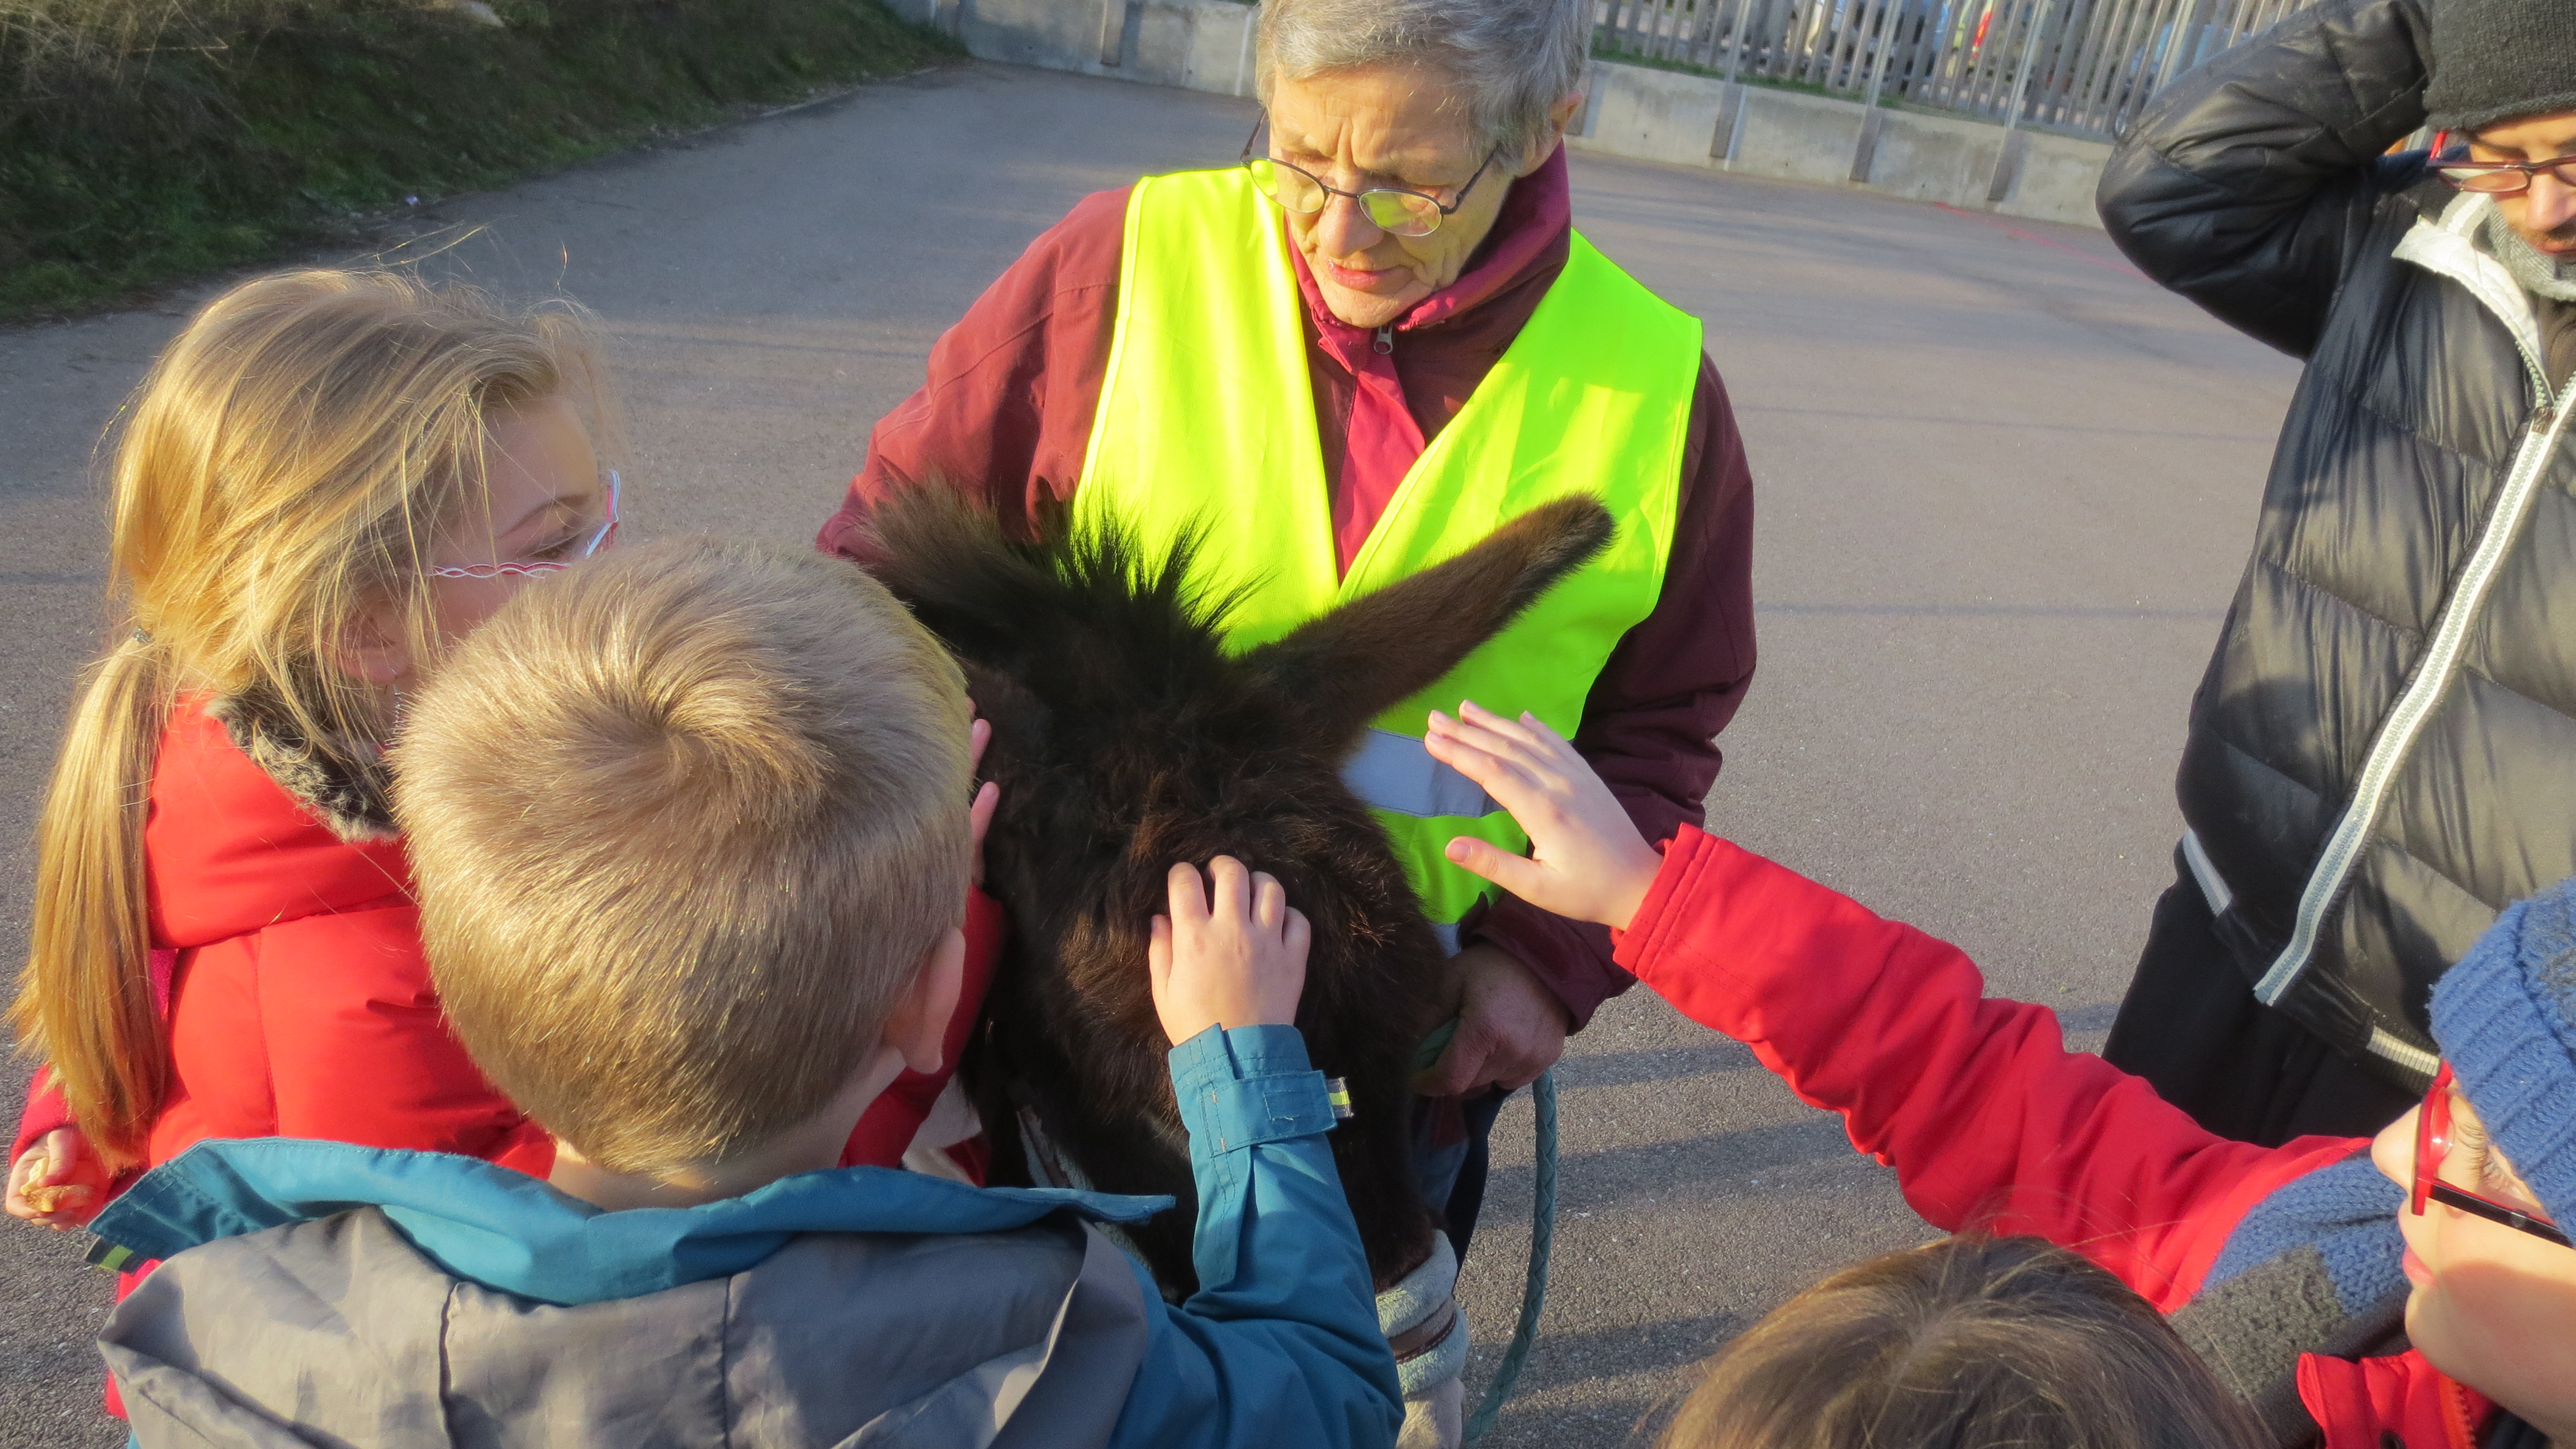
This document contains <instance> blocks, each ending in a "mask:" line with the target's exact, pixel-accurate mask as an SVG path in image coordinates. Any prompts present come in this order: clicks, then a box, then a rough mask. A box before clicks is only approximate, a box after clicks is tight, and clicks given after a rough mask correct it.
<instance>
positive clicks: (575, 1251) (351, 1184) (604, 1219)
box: [90, 1137, 1172, 1305]
mask: <svg viewBox="0 0 2576 1449" xmlns="http://www.w3.org/2000/svg"><path fill="white" fill-rule="evenodd" d="M1171 1205H1172V1199H1170V1198H1168V1197H1119V1196H1114V1195H1111V1194H1107V1193H1090V1192H1074V1191H1070V1190H1065V1189H1056V1188H1008V1187H984V1188H978V1187H968V1186H966V1185H965V1184H963V1183H958V1182H951V1181H949V1180H947V1179H945V1178H937V1177H929V1176H926V1175H923V1174H920V1173H912V1172H904V1171H900V1170H898V1169H894V1168H884V1167H844V1168H835V1169H833V1170H831V1171H828V1172H808V1173H803V1174H800V1175H798V1176H795V1177H789V1178H782V1179H780V1180H779V1181H777V1182H773V1183H771V1184H769V1185H768V1186H767V1187H764V1188H761V1189H760V1190H759V1191H757V1192H753V1193H748V1194H746V1195H744V1196H742V1197H736V1198H726V1199H724V1200H722V1201H720V1202H712V1203H707V1204H705V1205H703V1206H700V1207H693V1208H634V1209H629V1210H627V1211H624V1212H609V1211H606V1210H605V1209H602V1208H599V1207H596V1206H593V1205H592V1204H590V1203H586V1202H583V1201H581V1200H580V1199H578V1198H574V1197H569V1196H567V1195H565V1194H563V1193H561V1192H558V1191H556V1190H555V1189H554V1188H552V1187H549V1186H547V1185H546V1184H545V1183H543V1182H540V1181H538V1180H537V1179H535V1178H533V1177H529V1176H527V1175H525V1174H523V1173H518V1172H513V1171H511V1170H510V1169H508V1168H506V1167H498V1166H495V1165H493V1164H492V1163H489V1162H485V1161H483V1160H481V1159H480V1158H473V1157H459V1156H455V1155H453V1154H449V1153H443V1152H404V1151H398V1150H395V1149H392V1148H384V1147H357V1146H352V1145H350V1144H348V1143H342V1142H313V1141H299V1140H295V1139H290V1138H283V1137H268V1138H258V1139H253V1140H248V1141H232V1142H200V1143H198V1144H197V1145H196V1146H194V1147H191V1148H189V1149H188V1150H187V1151H186V1152H183V1153H181V1154H180V1155H179V1156H177V1157H175V1158H172V1159H171V1160H170V1161H168V1162H166V1163H163V1164H162V1165H161V1166H159V1167H157V1168H154V1169H153V1170H152V1171H150V1172H148V1173H145V1174H144V1175H143V1177H142V1178H141V1179H140V1180H138V1181H137V1182H136V1183H135V1184H134V1186H133V1187H131V1188H129V1189H127V1190H126V1192H125V1194H124V1195H123V1196H121V1197H119V1198H118V1199H117V1200H116V1201H115V1202H113V1203H110V1204H109V1205H108V1207H107V1210H106V1211H104V1212H102V1213H100V1214H99V1216H98V1218H97V1220H96V1221H95V1222H93V1223H92V1224H91V1226H90V1231H91V1232H93V1233H95V1234H96V1235H97V1236H98V1237H100V1238H101V1239H103V1240H105V1241H107V1242H109V1243H113V1244H115V1245H116V1246H118V1247H120V1248H124V1249H126V1250H127V1251H128V1252H129V1253H131V1254H132V1255H133V1256H134V1257H135V1258H138V1259H140V1258H168V1257H172V1256H175V1255H176V1254H179V1253H182V1252H185V1251H187V1250H188V1249H190V1248H194V1247H200V1246H202V1245H204V1244H207V1243H211V1242H215V1241H217V1240H219V1239H223V1238H232V1237H239V1236H241V1235H243V1234H246V1233H256V1232H262V1231H265V1230H267V1229H270V1228H277V1227H284V1226H286V1225H288V1224H291V1223H299V1222H309V1221H312V1220H315V1219H319V1218H327V1217H331V1216H333V1215H335V1214H338V1213H344V1212H349V1211H352V1210H354V1209H358V1208H366V1207H373V1208H379V1209H382V1210H383V1212H384V1215H385V1216H386V1217H387V1218H388V1219H390V1220H391V1221H392V1222H393V1224H394V1226H395V1227H397V1228H399V1229H401V1231H402V1233H403V1236H404V1237H405V1238H407V1239H408V1240H410V1242H411V1244H412V1246H414V1247H416V1248H418V1249H419V1250H420V1251H421V1252H422V1253H423V1254H425V1255H426V1256H427V1257H428V1258H429V1259H430V1260H431V1261H433V1262H435V1263H436V1264H437V1265H438V1266H439V1267H441V1268H442V1269H444V1270H446V1271H447V1272H449V1273H451V1274H454V1275H455V1276H457V1277H459V1278H465V1279H469V1280H471V1281H473V1282H476V1283H479V1284H482V1285H483V1286H484V1287H487V1288H495V1289H499V1290H501V1291H503V1292H507V1293H514V1294H517V1295H518V1296H520V1297H522V1298H530V1299H535V1300H537V1301H539V1302H543V1303H553V1304H558V1305H569V1304H580V1303H600V1302H607V1301H610V1300H615V1299H625V1298H636V1297H641V1296H643V1295H645V1294H648V1293H658V1292H661V1291H662V1290H664V1289H667V1288H674V1287H678V1286H680V1285H681V1284H685V1283H696V1282H700V1281H703V1280H706V1279H709V1278H721V1277H726V1276H729V1275H731V1274H734V1273H739V1272H743V1271H745V1270H747V1269H749V1268H752V1267H755V1266H757V1265H758V1264H760V1263H761V1262H762V1261H764V1260H766V1259H767V1258H768V1257H769V1256H770V1255H771V1254H773V1253H775V1252H777V1251H778V1250H779V1249H780V1248H782V1247H784V1246H786V1244H787V1242H788V1241H789V1240H790V1239H791V1238H794V1237H796V1236H797V1235H798V1234H800V1233H813V1232H836V1233H946V1234H956V1233H996V1232H1006V1231H1009V1230H1010V1229H1013V1228H1021V1227H1026V1226H1028V1225H1029V1224H1031V1223H1034V1222H1037V1221H1038V1220H1039V1219H1041V1218H1044V1217H1046V1216H1048V1215H1049V1214H1051V1213H1057V1212H1071V1213H1073V1214H1074V1215H1076V1216H1078V1217H1083V1218H1088V1219H1091V1220H1093V1221H1097V1222H1110V1223H1136V1222H1143V1221H1144V1220H1145V1219H1147V1218H1149V1217H1152V1216H1153V1215H1154V1214H1156V1213H1158V1212H1161V1211H1163V1210H1164V1209H1166V1208H1169V1207H1170V1206H1171Z"/></svg>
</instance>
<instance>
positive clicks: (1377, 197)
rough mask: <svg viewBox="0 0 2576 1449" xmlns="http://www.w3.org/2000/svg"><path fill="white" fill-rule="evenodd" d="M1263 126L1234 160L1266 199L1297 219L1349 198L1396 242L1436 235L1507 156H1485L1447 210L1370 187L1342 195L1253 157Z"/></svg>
mask: <svg viewBox="0 0 2576 1449" xmlns="http://www.w3.org/2000/svg"><path fill="white" fill-rule="evenodd" d="M1263 124H1267V122H1266V121H1265V122H1261V123H1256V124H1255V125H1254V126H1253V128H1252V135H1251V137H1250V139H1248V140H1246V141H1245V142H1244V143H1243V154H1242V155H1241V156H1238V157H1236V158H1235V159H1236V161H1237V162H1239V163H1240V164H1241V165H1242V167H1243V169H1244V170H1246V171H1249V172H1251V173H1252V184H1253V185H1255V186H1258V187H1260V188H1261V194H1262V195H1264V196H1267V197H1269V198H1270V199H1271V200H1273V201H1275V202H1278V203H1279V204H1280V205H1281V206H1282V207H1284V208H1286V209H1287V210H1290V211H1293V212H1295V213H1297V214H1298V215H1299V216H1313V215H1314V214H1315V213H1316V212H1319V211H1322V210H1323V209H1324V207H1325V205H1326V203H1327V202H1329V201H1330V200H1331V198H1333V197H1336V196H1347V197H1349V198H1350V199H1351V200H1353V201H1356V202H1358V203H1359V204H1360V214H1361V215H1363V216H1366V217H1367V218H1368V219H1369V224H1370V225H1371V226H1374V227H1376V228H1377V229H1378V230H1380V231H1385V232H1392V233H1394V234H1395V235H1397V236H1429V235H1431V234H1432V233H1433V232H1435V231H1438V230H1439V229H1440V223H1441V221H1442V220H1444V219H1445V218H1447V217H1448V216H1449V215H1450V213H1452V212H1455V211H1456V210H1457V209H1458V208H1459V207H1462V206H1464V205H1466V204H1467V193H1468V192H1470V191H1473V190H1475V189H1476V183H1477V182H1479V181H1482V180H1484V179H1485V173H1486V172H1487V171H1490V170H1492V169H1493V165H1494V158H1495V157H1497V156H1500V155H1502V154H1503V153H1502V150H1501V148H1500V147H1497V148H1495V149H1494V150H1491V151H1488V152H1486V153H1485V161H1484V164H1483V165H1481V166H1478V167H1477V168H1476V174H1475V175H1473V176H1470V177H1468V178H1467V184H1466V185H1464V186H1461V187H1459V188H1458V195H1457V197H1456V199H1454V200H1452V201H1449V202H1447V203H1445V204H1444V203H1443V202H1442V201H1441V200H1440V198H1439V197H1436V196H1433V195H1431V194H1430V193H1429V192H1425V191H1414V190H1411V189H1409V188H1407V187H1402V186H1372V187H1370V188H1368V189H1367V190H1366V191H1344V190H1343V189H1341V188H1340V187H1338V186H1334V185H1332V184H1330V183H1329V182H1326V181H1325V180H1324V179H1323V178H1322V177H1320V176H1317V175H1315V174H1314V173H1312V172H1309V171H1303V170H1300V169H1298V168H1297V167H1294V166H1291V165H1289V164H1288V163H1287V162H1285V161H1281V160H1279V159H1277V158H1275V157H1272V156H1268V155H1262V156H1255V155H1254V154H1252V144H1253V142H1254V141H1258V140H1260V139H1261V126H1262V125H1263Z"/></svg>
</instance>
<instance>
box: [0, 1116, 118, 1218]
mask: <svg viewBox="0 0 2576 1449" xmlns="http://www.w3.org/2000/svg"><path fill="white" fill-rule="evenodd" d="M107 1180H108V1173H107V1166H106V1164H105V1163H102V1162H100V1161H99V1160H98V1154H97V1153H95V1152H92V1151H91V1150H90V1148H89V1141H88V1139H87V1138H84V1137H83V1136H81V1131H80V1129H79V1128H77V1127H57V1128H55V1129H54V1130H53V1131H51V1132H48V1133H46V1134H45V1135H44V1136H42V1137H39V1138H37V1139H36V1141H35V1145H34V1146H31V1147H29V1148H28V1149H27V1150H26V1151H25V1152H22V1153H20V1154H19V1155H18V1160H17V1161H15V1162H13V1163H11V1164H9V1191H8V1197H7V1198H6V1200H5V1201H0V1208H5V1209H6V1211H7V1212H8V1214H9V1216H11V1217H13V1218H24V1219H26V1220H27V1221H28V1222H31V1223H42V1224H43V1225H45V1226H46V1227H49V1228H52V1229H54V1230H55V1231H57V1232H60V1231H62V1230H64V1229H67V1228H76V1227H79V1226H80V1225H81V1224H83V1223H85V1222H88V1221H89V1220H90V1219H91V1218H93V1217H96V1216H97V1215H98V1210H99V1209H100V1208H103V1207H105V1206H107Z"/></svg>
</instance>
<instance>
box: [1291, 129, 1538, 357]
mask: <svg viewBox="0 0 2576 1449" xmlns="http://www.w3.org/2000/svg"><path fill="white" fill-rule="evenodd" d="M1573 229H1574V199H1573V183H1572V182H1571V181H1570V180H1569V179H1568V178H1567V176H1566V173H1565V147H1564V146H1563V145H1559V146H1558V147H1557V148H1556V150H1555V151H1554V152H1553V153H1551V154H1550V155H1549V156H1548V158H1547V159H1546V160H1545V161H1542V162H1540V163H1539V166H1538V169H1537V170H1535V171H1533V172H1531V173H1530V174H1529V175H1527V176H1524V177H1522V178H1520V179H1519V180H1518V181H1515V182H1513V183H1512V189H1511V193H1510V194H1509V195H1507V196H1505V197H1504V198H1503V206H1502V210H1501V211H1499V212H1497V213H1496V214H1495V216H1494V229H1493V230H1492V231H1491V232H1489V233H1487V234H1486V237H1485V240H1484V241H1483V242H1482V243H1480V244H1479V245H1478V246H1477V248H1476V254H1475V255H1474V256H1472V257H1470V258H1468V260H1467V267H1466V269H1465V270H1464V271H1461V272H1460V273H1459V274H1458V280H1456V281H1454V282H1451V283H1450V284H1449V285H1448V286H1445V287H1443V288H1441V289H1440V290H1439V291H1437V292H1434V293H1432V294H1431V295H1430V296H1428V297H1425V298H1423V299H1422V300H1421V301H1419V302H1416V303H1414V304H1413V310H1412V311H1410V312H1407V313H1405V314H1404V315H1403V316H1402V317H1399V318H1397V319H1396V321H1395V330H1397V331H1398V332H1413V331H1417V330H1419V329H1421V328H1424V327H1435V326H1438V325H1439V324H1441V323H1443V322H1446V321H1448V320H1450V319H1451V318H1453V317H1456V316H1457V315H1458V314H1459V313H1461V312H1465V311H1467V310H1468V309H1470V308H1472V307H1475V306H1478V305H1480V304H1482V303H1484V302H1486V301H1488V300H1490V299H1491V298H1492V297H1493V296H1494V295H1495V294H1496V293H1499V292H1502V291H1504V290H1506V289H1507V288H1509V287H1511V286H1512V285H1513V284H1514V283H1516V282H1518V281H1520V280H1521V279H1522V278H1523V277H1525V276H1527V275H1528V274H1529V273H1530V272H1532V271H1533V270H1536V269H1537V268H1539V267H1542V266H1546V265H1549V264H1550V263H1551V262H1553V261H1557V260H1561V257H1562V253H1563V250H1564V246H1565V240H1566V236H1567V234H1568V233H1569V232H1571V231H1572V230H1573ZM1288 254H1289V255H1290V256H1291V257H1294V258H1295V259H1296V266H1297V289H1298V290H1299V291H1301V292H1303V293H1304V294H1305V296H1306V315H1307V316H1308V317H1309V318H1312V319H1313V321H1314V324H1315V328H1316V330H1317V331H1319V332H1321V333H1322V334H1323V337H1324V340H1325V341H1326V342H1328V343H1332V344H1338V346H1339V347H1341V348H1343V349H1356V348H1358V347H1360V346H1362V345H1364V344H1365V343H1366V342H1367V341H1368V338H1369V331H1370V329H1368V328H1365V327H1354V326H1352V325H1351V324H1349V323H1348V322H1345V321H1343V320H1342V319H1340V318H1339V317H1336V316H1334V315H1333V313H1332V309H1331V308H1329V307H1327V306H1325V305H1324V294H1323V292H1322V290H1321V289H1319V288H1318V287H1317V286H1316V285H1315V274H1314V272H1313V271H1311V270H1310V269H1308V267H1307V265H1306V254H1305V253H1304V252H1301V251H1299V250H1298V249H1297V248H1296V247H1295V246H1294V245H1291V246H1290V247H1289V248H1288Z"/></svg>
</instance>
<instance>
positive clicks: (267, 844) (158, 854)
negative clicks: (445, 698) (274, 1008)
mask: <svg viewBox="0 0 2576 1449" xmlns="http://www.w3.org/2000/svg"><path fill="white" fill-rule="evenodd" d="M204 705H205V701H204V700H203V699H202V698H188V699H183V700H181V701H180V702H179V704H178V705H177V706H176V707H174V708H173V709H172V710H171V711H170V722H169V724H168V726H167V727H166V728H165V729H164V730H163V732H162V736H161V750H160V755H159V757H158V758H157V759H156V760H155V761H154V763H153V768H152V808H151V813H150V815H149V816H147V817H146V820H145V824H144V827H143V842H144V850H145V853H146V856H147V857H148V859H149V861H150V874H151V884H150V887H149V889H150V894H151V920H152V944H153V945H155V946H165V947H170V948H173V949H177V950H187V949H190V948H192V947H196V946H203V945H205V944H207V943H209V942H212V941H220V940H224V939H226V938H228V937H232V936H239V935H244V934H247V933H248V932H251V931H256V930H259V929H261V928H263V927H267V926H274V925H279V924H282V923H284V922H287V921H292V920H296V919H299V918H301V917H305V916H314V915H324V914H329V913H331V912H335V911H345V910H351V909H355V908H358V907H361V906H368V905H373V904H378V903H381V904H384V905H389V906H392V905H407V904H408V903H409V901H408V896H409V894H410V874H409V868H408V866H407V865H406V863H405V860H404V856H403V848H402V842H400V841H398V840H375V841H365V842H360V843H357V844H351V843H349V842H347V841H344V840H342V839H341V838H340V837H339V836H337V835H335V834H333V833H332V831H331V827H330V826H329V825H327V824H325V823H323V820H322V818H321V817H320V816H319V815H318V814H316V813H315V812H314V810H313V809H312V807H310V806H308V805H306V804H305V803H304V802H302V801H300V800H298V799H296V798H295V797H294V796H292V795H290V794H288V793H287V792H286V790H285V788H284V787H283V786H280V785H279V784H278V783H277V781H275V780H274V779H271V778H270V777H269V775H268V772H267V771H265V770H262V769H261V768H260V767H259V765H258V764H257V763H256V762H254V761H253V760H252V759H251V757H250V756H249V755H247V754H244V753H243V752H242V749H241V747H240V746H239V745H237V744H235V743H233V739H232V736H231V734H230V733H229V732H228V731H226V730H225V728H224V726H223V724H222V722H221V721H218V720H216V719H215V718H214V717H213V716H211V715H209V714H207V713H206V711H205V708H204Z"/></svg>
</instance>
